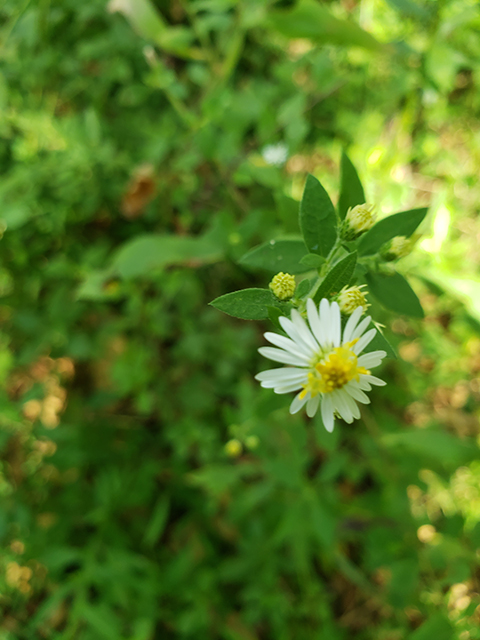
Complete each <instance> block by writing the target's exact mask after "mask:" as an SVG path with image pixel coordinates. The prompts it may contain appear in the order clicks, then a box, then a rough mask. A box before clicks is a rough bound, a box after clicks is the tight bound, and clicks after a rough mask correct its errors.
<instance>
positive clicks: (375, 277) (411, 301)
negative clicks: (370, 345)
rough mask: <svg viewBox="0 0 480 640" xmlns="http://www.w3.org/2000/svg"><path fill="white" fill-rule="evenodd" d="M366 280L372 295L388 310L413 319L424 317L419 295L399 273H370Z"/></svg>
mask: <svg viewBox="0 0 480 640" xmlns="http://www.w3.org/2000/svg"><path fill="white" fill-rule="evenodd" d="M365 279H366V281H367V285H368V290H369V291H370V293H371V294H372V295H373V296H374V297H375V298H376V299H377V300H378V301H379V302H380V304H382V305H383V306H384V307H385V308H386V309H389V310H390V311H395V312H396V313H402V314H404V315H406V316H411V317H412V318H423V317H424V313H423V309H422V305H421V304H420V300H419V299H418V297H417V294H416V293H415V291H414V290H413V289H412V287H411V286H410V285H409V284H408V282H407V281H406V280H405V278H404V277H403V276H402V275H400V274H399V273H397V272H393V273H392V274H391V275H390V274H388V275H387V274H382V273H369V274H367V275H366V276H365Z"/></svg>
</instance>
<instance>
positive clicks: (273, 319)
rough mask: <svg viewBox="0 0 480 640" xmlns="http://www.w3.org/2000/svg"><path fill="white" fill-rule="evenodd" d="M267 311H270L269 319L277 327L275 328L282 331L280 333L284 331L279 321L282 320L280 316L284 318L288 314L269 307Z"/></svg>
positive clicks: (277, 308) (278, 308)
mask: <svg viewBox="0 0 480 640" xmlns="http://www.w3.org/2000/svg"><path fill="white" fill-rule="evenodd" d="M267 311H268V317H269V319H270V321H271V322H273V324H274V325H275V328H276V329H280V331H283V328H282V325H281V324H280V322H279V321H278V319H279V318H280V316H284V315H287V314H286V313H285V312H284V311H282V309H280V307H267Z"/></svg>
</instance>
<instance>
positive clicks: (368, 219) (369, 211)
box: [344, 204, 377, 240]
mask: <svg viewBox="0 0 480 640" xmlns="http://www.w3.org/2000/svg"><path fill="white" fill-rule="evenodd" d="M374 209H375V207H374V206H373V204H357V206H356V207H350V208H349V210H348V211H347V215H346V217H345V223H344V235H345V237H346V238H347V239H352V240H353V239H354V238H356V237H357V236H359V235H360V234H361V233H364V232H365V231H368V230H369V229H371V228H372V227H373V225H374V224H375V220H376V218H377V216H376V214H375V212H374Z"/></svg>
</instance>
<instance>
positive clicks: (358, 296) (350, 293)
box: [337, 284, 370, 316]
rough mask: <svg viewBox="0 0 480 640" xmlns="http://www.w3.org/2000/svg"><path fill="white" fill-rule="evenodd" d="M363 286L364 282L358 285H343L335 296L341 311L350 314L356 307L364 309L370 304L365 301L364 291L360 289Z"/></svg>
mask: <svg viewBox="0 0 480 640" xmlns="http://www.w3.org/2000/svg"><path fill="white" fill-rule="evenodd" d="M365 287H366V285H365V284H362V285H360V286H359V287H343V289H342V290H341V291H340V293H339V294H338V298H337V302H338V306H339V307H340V311H341V312H342V313H344V314H345V315H347V316H350V315H352V313H353V312H354V311H355V309H356V308H357V307H363V308H364V310H365V309H367V307H369V306H370V305H369V303H368V302H367V298H366V291H362V289H364V288H365Z"/></svg>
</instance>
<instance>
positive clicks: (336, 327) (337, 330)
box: [330, 302, 342, 347]
mask: <svg viewBox="0 0 480 640" xmlns="http://www.w3.org/2000/svg"><path fill="white" fill-rule="evenodd" d="M330 322H331V327H330V332H331V333H330V335H331V338H332V342H333V346H334V347H339V346H340V337H341V332H342V317H341V315H340V307H339V306H338V304H337V303H336V302H332V304H331V306H330Z"/></svg>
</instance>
